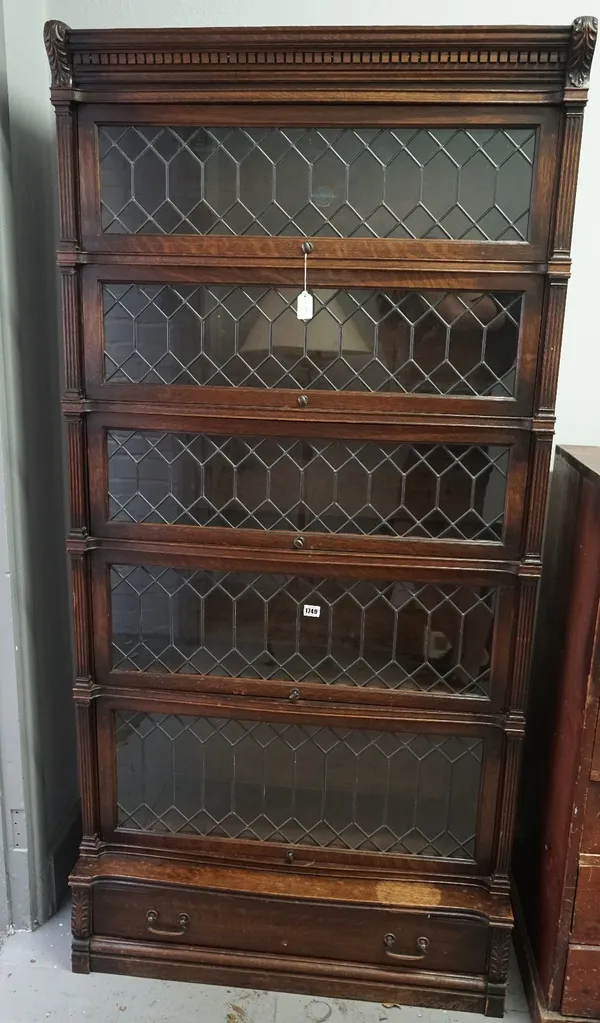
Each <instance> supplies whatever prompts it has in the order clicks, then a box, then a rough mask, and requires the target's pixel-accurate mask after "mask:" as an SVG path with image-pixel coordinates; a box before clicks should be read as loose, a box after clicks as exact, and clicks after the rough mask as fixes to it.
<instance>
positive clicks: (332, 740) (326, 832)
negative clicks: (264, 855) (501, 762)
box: [116, 711, 483, 860]
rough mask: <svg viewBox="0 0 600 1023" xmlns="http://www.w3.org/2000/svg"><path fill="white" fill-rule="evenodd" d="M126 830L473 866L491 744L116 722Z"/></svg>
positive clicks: (169, 718)
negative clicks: (486, 753) (482, 783)
mask: <svg viewBox="0 0 600 1023" xmlns="http://www.w3.org/2000/svg"><path fill="white" fill-rule="evenodd" d="M116 743H117V779H118V823H119V826H120V827H122V828H127V829H133V830H139V831H150V832H162V833H179V834H181V833H191V834H198V835H212V836H220V837H223V838H243V839H251V840H254V841H269V842H283V843H297V844H300V845H309V846H319V847H329V848H338V849H354V850H362V851H365V852H387V853H399V854H405V855H412V856H429V857H438V858H460V859H469V860H472V859H473V858H474V853H475V831H476V821H477V804H478V798H479V784H480V777H481V761H482V755H483V742H482V740H481V739H478V738H467V737H465V736H459V735H423V734H406V733H400V732H388V731H385V732H382V731H375V730H370V729H348V728H327V727H323V726H319V725H299V724H280V723H277V722H272V721H238V720H234V719H231V718H199V717H191V716H175V715H160V714H148V713H145V712H141V713H134V712H131V711H126V712H118V713H117V714H116Z"/></svg>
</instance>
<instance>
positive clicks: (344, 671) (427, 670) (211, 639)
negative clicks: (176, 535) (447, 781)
mask: <svg viewBox="0 0 600 1023" xmlns="http://www.w3.org/2000/svg"><path fill="white" fill-rule="evenodd" d="M111 591H112V612H111V621H112V644H113V653H112V665H113V670H115V671H146V672H153V673H158V674H165V673H169V674H170V673H177V672H180V673H185V674H199V675H216V676H219V677H244V678H254V679H261V678H262V679H280V680H283V681H286V682H302V681H306V682H315V683H323V684H326V685H343V686H347V685H349V686H366V687H371V688H379V689H403V690H408V691H415V692H432V693H440V694H449V695H452V694H461V695H469V696H476V697H477V696H479V697H487V696H488V695H489V689H490V661H491V655H492V638H493V623H494V618H495V613H496V597H497V593H498V590H497V588H496V587H483V586H478V587H477V586H466V585H456V584H443V585H442V584H440V585H434V584H422V583H413V582H408V581H398V582H393V583H390V582H372V581H370V580H365V579H342V580H340V579H315V578H303V577H293V576H285V575H268V574H265V573H262V574H256V573H252V572H220V571H208V570H199V571H190V570H188V569H174V568H160V567H157V566H134V565H129V566H127V565H113V566H112V568H111ZM307 607H309V608H311V607H312V608H317V609H318V613H317V614H316V615H315V614H314V612H313V614H312V615H311V614H307V613H306V608H307Z"/></svg>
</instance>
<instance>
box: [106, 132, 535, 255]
mask: <svg viewBox="0 0 600 1023" xmlns="http://www.w3.org/2000/svg"><path fill="white" fill-rule="evenodd" d="M535 136H536V133H535V129H533V128H468V129H466V128H439V129H425V128H393V129H390V128H370V129H366V128H356V129H355V128H320V129H316V128H210V129H209V128H166V127H165V128H160V127H148V126H146V127H140V126H138V127H136V126H126V125H103V126H100V127H99V151H100V181H101V196H102V230H103V231H105V232H108V233H112V234H190V233H199V234H217V235H244V234H249V235H311V236H317V235H327V236H333V237H342V238H351V237H363V238H445V239H461V238H466V239H470V240H474V241H503V242H507V241H525V240H526V239H527V233H528V227H529V206H530V198H531V185H532V176H533V162H534V156H535Z"/></svg>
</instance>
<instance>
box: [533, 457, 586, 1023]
mask: <svg viewBox="0 0 600 1023" xmlns="http://www.w3.org/2000/svg"><path fill="white" fill-rule="evenodd" d="M578 454H581V456H582V458H585V461H580V460H579V458H578ZM597 459H598V452H597V450H595V451H591V450H590V451H586V449H572V450H570V451H563V450H562V449H560V448H559V449H558V451H557V456H556V463H555V469H554V479H553V484H552V496H551V501H550V513H549V522H548V530H547V539H546V552H547V560H546V567H545V569H544V573H543V575H542V583H541V597H540V610H539V622H538V630H537V634H536V642H535V653H534V667H533V679H532V699H531V703H530V707H529V713H530V720H531V727H530V732H529V734H528V738H527V744H526V752H525V772H524V776H523V785H522V792H521V810H520V818H521V819H520V822H519V838H518V841H517V853H516V857H515V874H516V878H517V883H518V887H519V896H520V901H521V904H522V906H523V921H522V928H523V930H525V929H526V931H527V933H526V935H524V936H523V938H522V941H523V946H524V951H523V956H522V959H523V962H524V963H525V964H526V969H527V971H528V972H529V973H532V972H533V973H535V976H534V977H533V978H531V979H530V981H529V983H528V985H527V986H528V989H529V992H530V995H531V1006H532V1011H534V1012H536V1013H537V1014H538V1015H543V1014H544V1013H546V1012H548V1013H549V1014H552V1013H560V1012H562V1013H563V1014H565V1013H566V1014H570V1015H575V1016H584V1015H587V1014H589V1012H590V1011H591V1009H590V1007H591V1006H593V997H594V996H593V987H594V980H593V976H594V969H595V968H596V967H595V966H594V960H593V956H591V952H590V954H589V955H588V951H586V950H584V949H583V948H581V949H578V948H573V943H577V944H579V943H585V944H589V945H593V944H594V943H597V942H598V939H599V936H600V932H598V927H597V921H598V915H599V914H598V906H599V902H598V897H599V889H598V878H597V871H596V868H595V866H594V862H593V860H594V855H595V854H597V853H598V852H600V840H599V839H598V834H599V829H598V820H599V819H600V817H599V813H598V811H599V810H600V799H598V798H597V792H596V790H597V789H598V788H599V786H597V785H596V784H595V783H594V778H593V765H594V761H593V755H594V742H595V736H596V731H597V727H598V682H597V680H598V677H599V675H598V658H599V656H600V653H599V650H598V614H599V611H598V609H599V601H600V583H599V580H598V571H597V566H598V558H599V557H600V477H599V476H598V474H597V472H596V468H597V464H598V462H597ZM589 854H591V856H590V857H589V862H588V858H587V857H588V856H589ZM584 860H585V863H584ZM525 946H526V949H525ZM527 950H529V951H527ZM586 970H589V971H590V977H589V983H588V981H586V980H585V976H584V975H585V972H586ZM590 985H591V986H590Z"/></svg>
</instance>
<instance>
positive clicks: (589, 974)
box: [561, 946, 600, 1019]
mask: <svg viewBox="0 0 600 1023" xmlns="http://www.w3.org/2000/svg"><path fill="white" fill-rule="evenodd" d="M561 1012H562V1013H564V1014H565V1015H566V1016H591V1017H593V1018H594V1019H597V1018H598V1017H599V1016H600V947H596V948H593V947H590V948H585V947H584V946H571V947H570V948H569V953H568V956H567V969H566V973H565V983H564V987H563V997H562V1003H561Z"/></svg>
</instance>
